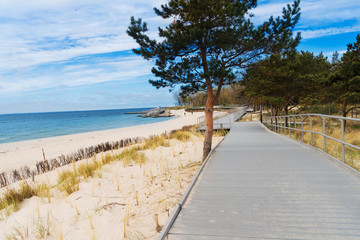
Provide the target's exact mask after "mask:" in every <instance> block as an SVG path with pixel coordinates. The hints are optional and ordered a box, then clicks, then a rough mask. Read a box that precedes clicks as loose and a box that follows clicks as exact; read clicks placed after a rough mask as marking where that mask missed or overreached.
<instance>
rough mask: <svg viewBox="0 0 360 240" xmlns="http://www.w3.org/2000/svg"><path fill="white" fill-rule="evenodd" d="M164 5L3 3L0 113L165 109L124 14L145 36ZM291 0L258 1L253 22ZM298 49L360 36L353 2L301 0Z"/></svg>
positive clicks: (84, 0)
mask: <svg viewBox="0 0 360 240" xmlns="http://www.w3.org/2000/svg"><path fill="white" fill-rule="evenodd" d="M163 3H166V1H165V0H131V1H125V0H104V1H98V0H76V1H74V0H51V1H49V0H31V1H28V0H1V1H0V9H1V12H0V114H6V113H26V112H51V111H76V110H95V109H121V108H136V107H156V106H171V105H174V104H175V100H174V96H173V93H169V90H168V89H156V88H155V87H153V86H151V85H150V84H149V83H148V80H149V79H152V78H153V77H152V75H151V67H152V65H153V62H151V61H146V60H144V59H142V58H141V57H140V56H137V55H135V54H134V53H132V51H131V49H132V48H136V47H137V45H136V43H135V41H134V40H133V39H132V38H130V37H129V36H127V34H126V29H127V27H128V25H129V22H130V17H131V16H135V17H141V18H143V20H145V21H146V22H148V24H149V29H150V32H149V34H150V36H152V37H156V34H157V28H158V26H165V25H166V24H167V22H165V21H164V20H163V19H161V18H159V17H158V16H156V15H155V14H154V11H153V7H159V6H160V5H161V4H163ZM288 3H291V1H280V0H272V1H269V0H260V1H258V7H257V8H256V9H253V10H252V12H253V13H254V14H255V18H254V22H255V24H259V23H261V22H263V21H265V20H267V19H268V18H269V17H270V16H271V15H273V16H279V15H281V11H282V8H283V7H285V6H286V4H288ZM300 6H301V19H300V21H299V23H298V25H297V26H296V28H295V32H301V35H302V41H301V44H300V45H299V47H298V49H299V50H307V51H311V52H314V53H316V54H318V53H320V52H323V53H324V55H325V56H328V57H331V55H332V53H333V52H335V51H338V52H340V53H344V52H345V51H346V45H347V44H348V43H353V42H355V38H356V35H357V34H359V33H360V14H359V13H360V1H359V0H342V1H341V2H339V1H338V0H302V1H301V4H300Z"/></svg>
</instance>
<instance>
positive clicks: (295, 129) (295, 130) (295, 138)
mask: <svg viewBox="0 0 360 240" xmlns="http://www.w3.org/2000/svg"><path fill="white" fill-rule="evenodd" d="M294 128H295V140H297V138H296V135H297V134H296V132H297V131H296V130H297V128H296V116H294Z"/></svg>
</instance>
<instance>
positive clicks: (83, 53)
mask: <svg viewBox="0 0 360 240" xmlns="http://www.w3.org/2000/svg"><path fill="white" fill-rule="evenodd" d="M164 2H166V1H164V0H150V1H148V0H147V1H144V0H134V1H125V0H120V1H119V0H107V1H98V0H77V1H72V0H51V1H47V0H32V1H26V0H2V1H0V9H1V10H2V11H1V13H0V32H1V34H0V42H1V43H2V44H1V45H0V92H1V93H2V94H10V93H13V92H16V91H29V90H35V89H44V88H49V87H56V86H58V85H61V84H62V85H66V86H74V85H81V84H89V83H97V82H101V81H114V80H118V81H122V80H126V79H131V78H137V77H139V76H143V75H146V74H149V73H150V67H149V66H150V65H149V64H148V63H147V62H146V61H145V60H142V59H141V58H135V57H133V58H126V57H116V58H114V59H113V60H106V59H104V58H102V59H101V60H102V61H106V62H105V63H98V62H96V58H97V56H96V54H104V53H112V52H121V51H128V50H130V49H132V48H134V47H137V45H136V43H135V41H134V40H133V39H131V38H130V37H129V36H128V35H127V34H126V33H125V31H126V29H127V27H128V25H129V22H130V16H136V17H142V18H144V19H145V20H146V21H147V20H150V21H151V23H152V24H164V20H163V19H161V18H160V17H157V16H155V14H154V13H153V7H154V6H160V4H162V3H164ZM153 30H154V31H156V30H157V29H156V28H154V29H153ZM91 55H94V59H93V60H91V59H90V60H89V62H90V63H86V62H83V61H82V62H81V65H79V64H73V63H75V62H76V60H75V59H76V58H84V57H85V58H91V57H90V56H91ZM67 62H70V65H66V66H64V67H63V65H64V63H67ZM49 65H51V66H49ZM46 66H49V67H52V68H55V69H57V70H56V71H55V72H56V74H57V75H54V72H53V71H51V69H44V68H45V67H46ZM62 67H63V68H62ZM61 68H62V71H60V70H59V69H61Z"/></svg>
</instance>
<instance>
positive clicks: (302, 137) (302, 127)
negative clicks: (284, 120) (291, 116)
mask: <svg viewBox="0 0 360 240" xmlns="http://www.w3.org/2000/svg"><path fill="white" fill-rule="evenodd" d="M299 117H300V118H301V141H302V142H304V118H303V116H299Z"/></svg>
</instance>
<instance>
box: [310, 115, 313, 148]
mask: <svg viewBox="0 0 360 240" xmlns="http://www.w3.org/2000/svg"><path fill="white" fill-rule="evenodd" d="M309 119H310V136H311V137H310V138H311V146H314V134H313V121H312V117H311V116H309Z"/></svg>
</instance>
